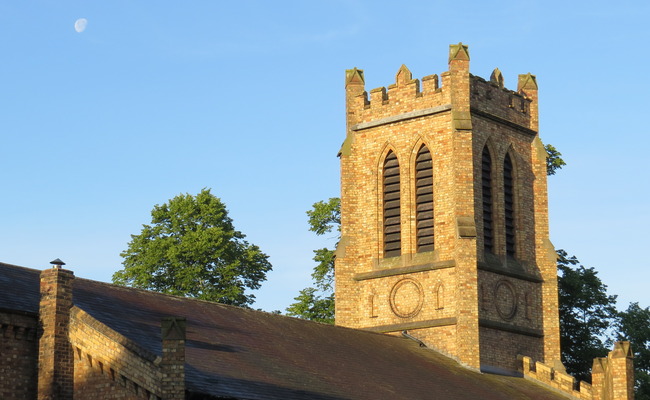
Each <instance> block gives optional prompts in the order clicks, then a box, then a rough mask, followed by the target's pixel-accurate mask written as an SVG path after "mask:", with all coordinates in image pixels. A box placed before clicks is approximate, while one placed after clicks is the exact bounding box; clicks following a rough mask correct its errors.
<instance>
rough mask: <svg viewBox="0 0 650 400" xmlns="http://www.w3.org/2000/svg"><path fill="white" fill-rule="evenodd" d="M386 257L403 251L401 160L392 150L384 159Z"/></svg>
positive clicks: (397, 254)
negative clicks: (398, 159)
mask: <svg viewBox="0 0 650 400" xmlns="http://www.w3.org/2000/svg"><path fill="white" fill-rule="evenodd" d="M383 189H384V193H383V195H384V201H383V204H384V257H395V256H399V255H400V254H401V252H402V243H401V242H402V234H401V218H400V180H399V162H398V161H397V156H396V155H395V153H393V152H392V151H391V152H389V153H388V155H386V159H385V160H384V182H383Z"/></svg>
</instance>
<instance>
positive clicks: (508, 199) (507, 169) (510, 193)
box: [503, 154, 515, 257]
mask: <svg viewBox="0 0 650 400" xmlns="http://www.w3.org/2000/svg"><path fill="white" fill-rule="evenodd" d="M503 198H504V203H505V204H504V205H505V228H506V254H507V255H509V256H511V257H514V256H515V204H514V179H513V171H512V160H511V159H510V155H509V154H506V158H505V160H503Z"/></svg>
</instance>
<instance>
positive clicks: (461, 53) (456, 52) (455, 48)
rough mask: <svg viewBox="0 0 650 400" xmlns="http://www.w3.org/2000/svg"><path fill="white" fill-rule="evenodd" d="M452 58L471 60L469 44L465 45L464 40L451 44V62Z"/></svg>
mask: <svg viewBox="0 0 650 400" xmlns="http://www.w3.org/2000/svg"><path fill="white" fill-rule="evenodd" d="M452 60H467V61H469V50H468V46H467V45H464V44H463V42H459V43H458V44H450V45H449V62H451V61H452Z"/></svg>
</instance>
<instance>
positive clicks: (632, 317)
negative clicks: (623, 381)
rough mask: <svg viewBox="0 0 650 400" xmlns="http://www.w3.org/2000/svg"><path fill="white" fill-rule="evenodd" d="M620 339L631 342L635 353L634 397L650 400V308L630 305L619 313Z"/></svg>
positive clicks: (639, 399) (634, 304)
mask: <svg viewBox="0 0 650 400" xmlns="http://www.w3.org/2000/svg"><path fill="white" fill-rule="evenodd" d="M617 328H618V331H619V333H618V339H619V340H629V341H630V342H631V343H632V351H634V392H635V393H634V395H635V398H636V399H637V400H650V307H646V308H641V307H639V303H630V305H629V307H628V308H627V310H625V311H622V312H619V321H618V324H617Z"/></svg>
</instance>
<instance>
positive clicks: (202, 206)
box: [113, 189, 271, 306]
mask: <svg viewBox="0 0 650 400" xmlns="http://www.w3.org/2000/svg"><path fill="white" fill-rule="evenodd" d="M244 238H245V236H244V234H242V233H241V232H239V231H237V230H235V228H234V226H233V223H232V219H230V217H228V211H227V210H226V206H225V204H223V203H222V202H221V200H220V199H219V198H217V197H216V196H214V195H213V194H212V193H210V189H203V190H202V191H201V192H200V193H199V194H197V195H196V196H192V195H189V194H180V195H178V196H176V197H174V198H173V199H171V200H169V201H168V202H167V203H165V204H163V205H156V206H154V208H153V210H152V211H151V225H143V227H142V232H140V234H139V235H131V241H130V242H129V244H128V248H127V249H126V250H125V251H123V252H122V253H121V256H122V257H123V258H124V261H123V262H122V264H123V266H124V268H123V269H122V270H120V271H117V272H116V273H115V274H114V275H113V283H116V284H119V285H124V286H131V287H137V288H141V289H149V290H154V291H158V292H163V293H168V294H173V295H179V296H187V297H194V298H198V299H203V300H210V301H216V302H220V303H225V304H232V305H237V306H248V305H250V304H252V303H253V301H254V299H255V296H254V295H252V294H246V290H247V289H258V288H259V287H260V283H261V282H262V281H264V280H265V279H266V273H267V272H268V271H270V270H271V264H270V263H269V261H268V256H267V255H266V254H264V253H262V251H261V250H260V249H259V248H258V247H257V246H255V245H252V244H249V243H248V242H247V241H246V240H244Z"/></svg>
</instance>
